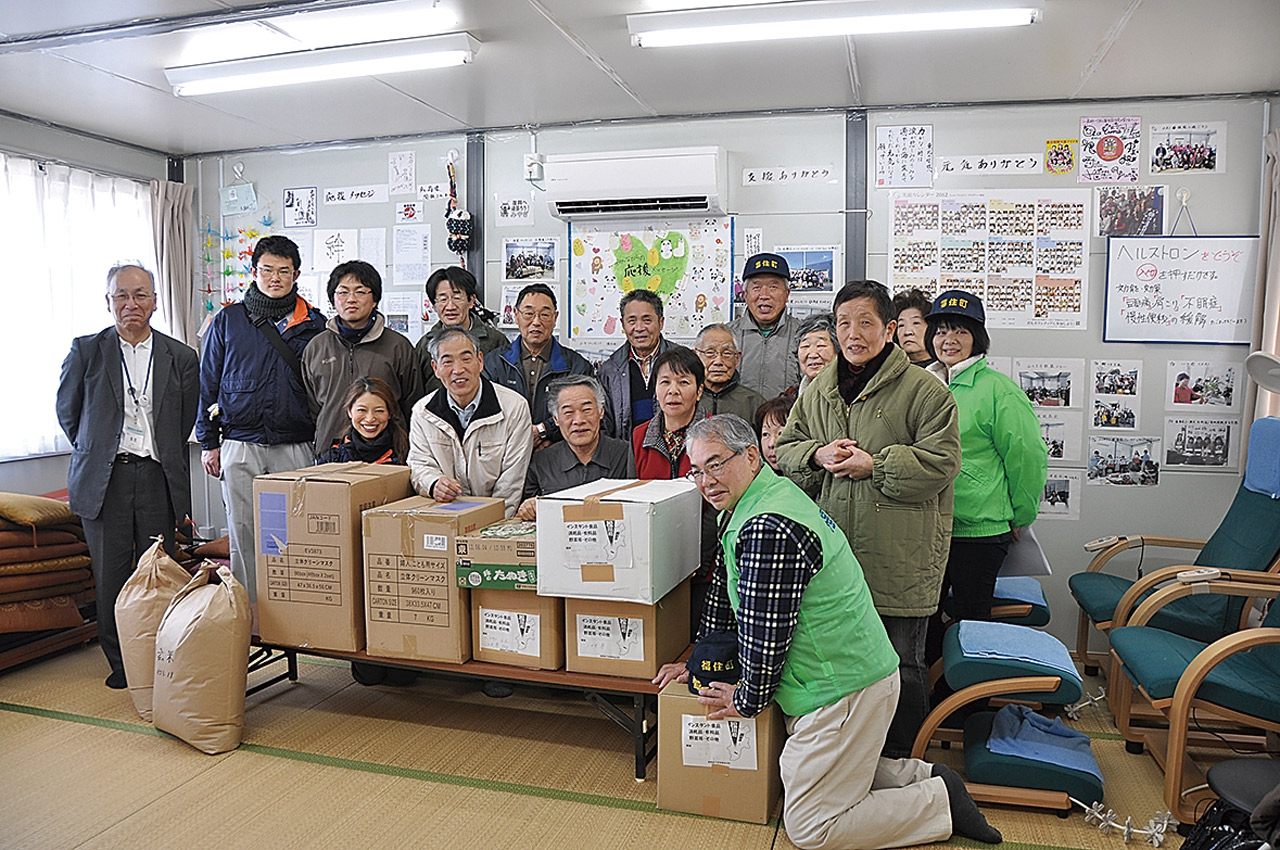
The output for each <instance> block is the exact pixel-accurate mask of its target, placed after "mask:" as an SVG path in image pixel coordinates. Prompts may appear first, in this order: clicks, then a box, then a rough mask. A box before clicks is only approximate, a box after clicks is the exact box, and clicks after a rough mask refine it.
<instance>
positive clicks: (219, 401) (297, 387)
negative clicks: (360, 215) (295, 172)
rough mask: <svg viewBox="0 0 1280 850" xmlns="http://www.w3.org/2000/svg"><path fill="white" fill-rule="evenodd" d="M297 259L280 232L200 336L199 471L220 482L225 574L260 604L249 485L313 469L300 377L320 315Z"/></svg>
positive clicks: (266, 242)
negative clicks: (237, 297)
mask: <svg viewBox="0 0 1280 850" xmlns="http://www.w3.org/2000/svg"><path fill="white" fill-rule="evenodd" d="M301 264H302V257H301V255H300V254H299V253H298V246H297V245H295V244H294V243H293V241H292V240H290V239H287V238H286V237H284V236H265V237H263V238H262V239H261V240H259V241H258V244H257V246H256V247H255V248H254V249H253V263H252V266H251V269H252V274H253V280H254V282H253V283H252V284H250V286H249V291H248V292H246V293H245V296H244V301H243V302H241V303H238V304H232V305H230V306H228V307H224V308H223V309H222V311H221V312H220V313H218V315H216V316H214V317H213V323H212V324H211V325H210V326H209V330H208V332H207V333H206V335H205V340H204V353H203V357H202V358H201V362H200V418H199V419H197V420H196V438H197V439H199V440H200V445H201V447H202V448H203V449H204V451H202V452H201V454H200V459H201V461H202V462H203V463H204V469H205V472H207V473H209V474H210V475H212V476H214V477H217V478H221V479H222V502H223V505H224V506H225V507H226V509H227V526H228V528H229V531H230V534H231V571H232V573H234V574H235V577H236V579H237V580H238V581H240V582H241V583H242V584H244V586H245V589H246V590H248V591H249V599H250V600H251V601H257V598H258V596H257V594H258V584H257V576H256V573H255V570H254V563H255V562H254V545H253V479H254V477H255V476H258V475H265V474H267V473H269V472H287V471H289V470H293V469H301V468H303V467H305V466H310V465H311V464H312V462H313V459H314V457H315V454H314V446H313V441H314V440H315V436H316V423H315V419H313V418H312V416H311V409H310V406H309V403H308V401H307V390H306V387H305V386H304V385H303V379H302V353H303V351H304V350H305V349H306V347H307V343H309V342H311V340H312V339H313V338H314V337H315V336H316V335H317V334H319V333H320V332H321V331H323V330H324V316H323V315H322V314H321V313H320V311H319V310H317V309H316V308H314V307H312V306H311V305H310V304H308V303H307V302H306V301H305V300H304V299H303V298H302V297H301V296H300V295H298V290H297V280H298V267H299V266H300V265H301Z"/></svg>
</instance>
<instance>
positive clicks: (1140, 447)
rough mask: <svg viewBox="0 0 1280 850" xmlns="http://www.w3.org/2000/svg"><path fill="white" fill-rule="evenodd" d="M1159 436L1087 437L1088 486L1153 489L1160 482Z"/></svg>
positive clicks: (1107, 435)
mask: <svg viewBox="0 0 1280 850" xmlns="http://www.w3.org/2000/svg"><path fill="white" fill-rule="evenodd" d="M1163 459H1164V458H1163V457H1161V455H1160V438H1159V437H1139V436H1130V435H1127V434H1126V435H1120V434H1106V435H1095V436H1091V437H1090V438H1089V470H1088V475H1089V484H1090V485H1094V484H1097V485H1102V484H1113V485H1117V486H1122V487H1132V486H1137V487H1155V486H1157V485H1158V484H1159V483H1160V463H1161V461H1163Z"/></svg>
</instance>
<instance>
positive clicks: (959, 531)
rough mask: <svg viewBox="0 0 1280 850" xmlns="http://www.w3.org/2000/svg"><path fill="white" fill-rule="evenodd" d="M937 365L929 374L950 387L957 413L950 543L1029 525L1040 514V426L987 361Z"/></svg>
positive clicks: (1043, 465)
mask: <svg viewBox="0 0 1280 850" xmlns="http://www.w3.org/2000/svg"><path fill="white" fill-rule="evenodd" d="M956 366H957V367H958V368H957V369H953V370H951V371H950V372H948V370H947V367H946V366H944V365H943V364H941V363H933V364H930V366H929V367H928V368H929V371H931V372H933V373H934V374H935V375H937V376H938V377H939V378H946V379H947V380H948V381H949V386H950V388H951V394H952V395H954V396H955V398H956V407H958V408H959V409H960V454H961V456H962V457H963V458H964V461H963V462H962V463H961V464H960V477H959V478H957V479H956V516H955V524H954V525H953V526H952V529H951V536H952V537H991V536H993V535H996V534H1004V533H1005V532H1006V531H1008V530H1009V524H1010V523H1012V524H1013V525H1016V526H1018V527H1019V528H1021V527H1022V526H1027V525H1030V524H1031V523H1032V522H1033V521H1034V520H1035V518H1036V515H1037V514H1038V513H1039V512H1040V496H1041V495H1042V494H1043V493H1044V485H1045V479H1046V478H1047V477H1048V472H1049V468H1048V463H1049V454H1048V449H1046V448H1045V444H1044V439H1043V438H1042V437H1041V436H1040V420H1039V419H1037V418H1036V414H1035V411H1034V410H1032V408H1031V402H1030V401H1028V400H1027V394H1026V393H1024V392H1023V391H1022V390H1021V389H1020V388H1019V387H1018V385H1017V384H1015V383H1014V382H1013V381H1012V380H1010V379H1009V378H1008V377H1007V376H1006V375H1004V374H1003V373H1001V372H998V371H996V370H995V369H992V368H991V366H990V364H988V363H987V358H986V357H981V356H979V357H976V358H972V359H971V361H965V362H963V363H957V364H956Z"/></svg>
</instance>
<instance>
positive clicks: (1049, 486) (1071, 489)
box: [1038, 469, 1084, 519]
mask: <svg viewBox="0 0 1280 850" xmlns="http://www.w3.org/2000/svg"><path fill="white" fill-rule="evenodd" d="M1082 486H1084V472H1083V471H1081V470H1079V469H1050V470H1049V477H1048V479H1046V481H1045V484H1044V492H1043V493H1042V494H1040V513H1039V515H1038V517H1039V519H1080V488H1081V487H1082Z"/></svg>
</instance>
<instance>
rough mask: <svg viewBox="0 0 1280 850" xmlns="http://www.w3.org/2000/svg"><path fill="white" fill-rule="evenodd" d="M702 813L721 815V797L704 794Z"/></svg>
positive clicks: (714, 815)
mask: <svg viewBox="0 0 1280 850" xmlns="http://www.w3.org/2000/svg"><path fill="white" fill-rule="evenodd" d="M726 770H727V768H726ZM702 814H703V815H704V816H706V817H709V818H718V817H720V798H719V797H709V796H707V795H705V794H704V795H703V796H702Z"/></svg>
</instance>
